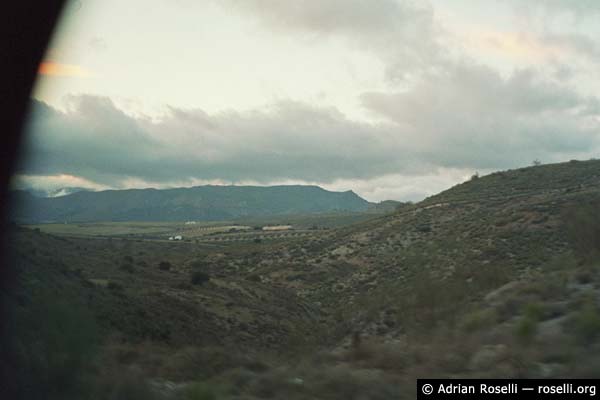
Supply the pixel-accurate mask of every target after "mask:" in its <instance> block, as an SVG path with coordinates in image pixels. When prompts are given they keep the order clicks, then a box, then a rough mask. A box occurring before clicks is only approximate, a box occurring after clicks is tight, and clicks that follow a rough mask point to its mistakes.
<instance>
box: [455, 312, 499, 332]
mask: <svg viewBox="0 0 600 400" xmlns="http://www.w3.org/2000/svg"><path fill="white" fill-rule="evenodd" d="M497 320H498V315H497V313H496V310H494V309H493V308H487V309H484V310H477V311H474V312H472V313H470V314H467V315H466V316H465V317H464V319H463V321H462V328H463V329H464V330H465V331H466V332H475V331H478V330H481V329H484V328H490V327H492V326H493V325H494V324H495V323H496V322H497Z"/></svg>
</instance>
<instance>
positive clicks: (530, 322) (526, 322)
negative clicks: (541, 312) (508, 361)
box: [515, 316, 538, 344]
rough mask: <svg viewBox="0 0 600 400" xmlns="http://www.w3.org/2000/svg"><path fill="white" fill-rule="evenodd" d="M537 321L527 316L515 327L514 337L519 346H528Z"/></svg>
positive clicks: (536, 326) (535, 329) (533, 335)
mask: <svg viewBox="0 0 600 400" xmlns="http://www.w3.org/2000/svg"><path fill="white" fill-rule="evenodd" d="M537 328H538V321H537V320H536V319H533V318H531V317H529V316H522V317H521V318H520V319H519V322H518V323H517V325H516V326H515V336H516V338H517V341H519V343H521V344H529V343H531V341H532V340H533V338H534V337H535V335H536V333H537Z"/></svg>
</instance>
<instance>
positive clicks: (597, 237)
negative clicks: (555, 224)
mask: <svg viewBox="0 0 600 400" xmlns="http://www.w3.org/2000/svg"><path fill="white" fill-rule="evenodd" d="M563 218H564V222H565V228H566V232H567V236H568V238H569V241H570V242H571V245H572V246H573V249H574V250H575V252H576V255H577V256H579V257H580V258H582V259H583V260H590V259H593V258H596V257H598V254H599V253H600V204H598V203H590V204H586V205H584V206H581V207H578V208H572V209H570V210H568V211H567V212H566V213H565V215H564V217H563Z"/></svg>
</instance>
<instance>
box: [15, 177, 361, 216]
mask: <svg viewBox="0 0 600 400" xmlns="http://www.w3.org/2000/svg"><path fill="white" fill-rule="evenodd" d="M12 196H13V198H12V203H13V208H12V213H11V217H12V219H13V220H14V221H16V222H20V223H35V222H63V221H69V222H91V221H185V220H204V221H209V220H210V221H216V220H229V219H236V218H240V217H254V216H271V215H287V214H296V215H297V214H310V213H324V212H335V211H344V212H348V211H353V212H360V211H366V210H368V209H369V208H370V207H371V206H372V203H369V202H368V201H367V200H365V199H363V198H361V197H359V196H358V195H357V194H356V193H354V192H352V191H346V192H331V191H327V190H325V189H322V188H320V187H318V186H301V185H295V186H270V187H258V186H212V185H209V186H198V187H192V188H177V189H163V190H158V189H129V190H105V191H99V192H90V191H77V192H75V193H71V194H67V195H64V196H59V197H47V198H40V197H35V196H33V195H32V194H31V193H28V192H27V191H14V192H13V193H12Z"/></svg>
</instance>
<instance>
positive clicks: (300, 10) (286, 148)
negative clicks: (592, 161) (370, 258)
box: [15, 0, 600, 201]
mask: <svg viewBox="0 0 600 400" xmlns="http://www.w3.org/2000/svg"><path fill="white" fill-rule="evenodd" d="M599 78H600V2H599V1H596V0H522V1H519V0H429V1H426V0H419V1H417V0H411V1H408V0H326V1H324V0H305V1H302V2H298V1H291V0H290V1H281V0H202V1H194V0H143V1H141V0H127V1H123V0H75V1H70V2H69V3H68V4H67V6H66V8H65V10H64V12H63V16H62V19H61V22H60V24H59V26H58V27H57V30H56V32H55V35H54V38H53V40H52V42H51V44H50V47H49V49H48V51H47V54H46V57H45V59H44V61H43V62H42V64H41V65H40V68H39V75H38V81H37V84H36V87H35V90H34V92H33V94H32V106H31V113H30V118H29V123H28V127H27V140H26V146H25V149H24V152H23V162H22V163H21V166H20V167H19V169H18V172H17V175H16V177H15V181H16V182H17V186H24V187H32V188H36V189H46V190H53V189H57V188H60V187H67V186H77V187H86V188H91V189H108V188H134V187H137V188H142V187H157V188H164V187H181V186H194V185H202V184H227V185H228V184H239V185H241V184H251V185H272V184H316V185H320V186H322V187H324V188H326V189H329V190H339V191H345V190H353V191H354V192H356V193H357V194H359V195H360V196H362V197H364V198H366V199H367V200H370V201H381V200H386V199H394V200H401V201H407V200H410V201H418V200H421V199H423V198H424V197H426V196H429V195H432V194H435V193H437V192H439V191H441V190H444V189H447V188H449V187H451V186H453V185H455V184H457V183H460V182H463V181H465V180H467V179H468V178H469V177H470V176H471V175H473V174H474V173H476V172H478V173H479V174H480V175H483V174H486V173H490V172H492V171H496V170H504V169H510V168H516V167H522V166H527V165H531V164H532V162H533V160H540V161H541V162H542V163H552V162H561V161H568V160H570V159H589V158H593V157H597V156H598V155H599V154H600V99H599V98H598V95H597V94H598V93H600V79H599Z"/></svg>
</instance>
